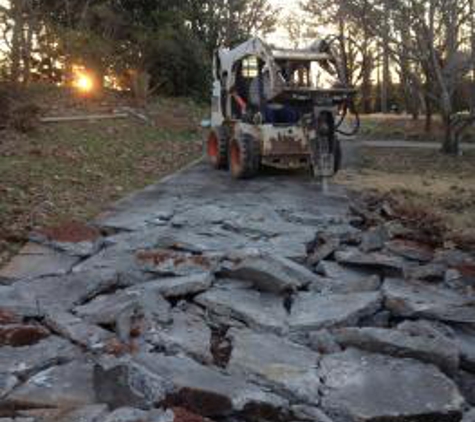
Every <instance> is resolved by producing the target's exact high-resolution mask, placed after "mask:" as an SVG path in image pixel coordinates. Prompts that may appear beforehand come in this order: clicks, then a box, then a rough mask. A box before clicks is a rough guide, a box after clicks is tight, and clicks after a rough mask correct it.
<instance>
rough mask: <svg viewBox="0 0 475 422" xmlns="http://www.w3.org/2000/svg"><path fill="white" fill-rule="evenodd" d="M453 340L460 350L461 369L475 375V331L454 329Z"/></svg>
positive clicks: (463, 328) (462, 328)
mask: <svg viewBox="0 0 475 422" xmlns="http://www.w3.org/2000/svg"><path fill="white" fill-rule="evenodd" d="M452 332H453V339H454V341H455V342H456V344H457V346H458V348H459V349H460V359H461V367H462V369H465V370H466V371H469V372H472V373H474V374H475V329H470V328H468V327H463V326H458V327H453V331H452Z"/></svg>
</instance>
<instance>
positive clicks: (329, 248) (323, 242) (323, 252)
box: [307, 232, 340, 266]
mask: <svg viewBox="0 0 475 422" xmlns="http://www.w3.org/2000/svg"><path fill="white" fill-rule="evenodd" d="M339 247H340V238H339V237H338V236H335V235H330V234H328V233H326V232H318V233H317V235H316V237H315V239H314V240H313V241H312V242H310V243H309V244H308V245H307V249H308V258H307V264H308V265H310V266H315V265H317V264H318V263H319V262H321V261H323V260H324V259H329V258H330V257H331V256H332V255H333V254H334V253H335V251H336V250H337V249H338V248H339Z"/></svg>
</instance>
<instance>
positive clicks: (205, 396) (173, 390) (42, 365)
mask: <svg viewBox="0 0 475 422" xmlns="http://www.w3.org/2000/svg"><path fill="white" fill-rule="evenodd" d="M92 194H93V193H92ZM350 210H351V211H350ZM360 211H364V212H356V213H355V212H354V206H351V207H350V201H349V199H348V198H347V196H346V194H345V191H344V190H343V189H342V188H341V187H339V186H331V187H330V190H329V192H327V193H323V192H321V190H320V189H319V186H318V184H317V183H315V182H314V181H313V180H312V179H311V178H309V177H307V176H306V175H302V174H300V175H289V174H269V173H267V174H263V175H262V176H261V177H259V178H257V179H255V180H250V181H234V180H231V179H230V178H229V176H228V175H227V174H226V173H222V172H214V171H211V170H209V168H208V167H207V166H206V165H205V164H197V165H195V166H193V167H191V168H189V169H187V170H185V171H183V172H181V173H179V174H176V175H174V176H171V177H169V178H167V179H165V180H163V181H161V182H159V183H157V184H156V185H153V186H150V187H149V188H147V189H146V190H144V191H142V192H138V193H137V194H135V195H133V196H131V197H129V198H126V199H124V200H123V201H121V202H119V203H118V204H117V205H116V206H115V207H114V208H113V209H111V210H110V212H108V213H106V214H105V215H103V216H101V217H100V218H98V219H97V221H95V222H94V225H95V226H96V227H98V228H99V230H96V231H95V232H96V235H94V236H91V235H90V233H91V230H89V231H88V233H89V235H88V236H85V237H84V238H81V236H75V238H74V241H68V240H67V238H64V237H61V236H60V238H55V236H53V235H50V236H47V235H42V236H38V235H35V236H33V237H32V239H33V240H34V242H35V243H31V244H29V245H27V247H26V248H25V249H24V250H23V251H22V253H21V254H20V255H19V256H18V257H17V258H16V259H15V260H13V262H12V263H11V264H10V265H8V266H7V267H6V268H5V269H4V270H3V271H2V272H1V273H0V418H2V417H3V418H4V419H1V421H2V422H7V421H8V422H11V421H31V422H40V421H45V422H50V421H64V422H75V421H77V422H79V421H81V422H96V421H107V422H124V421H125V422H138V421H150V422H155V421H162V422H173V421H177V422H181V421H201V420H207V419H206V418H209V419H211V420H215V421H230V422H231V421H232V422H238V421H269V422H271V421H289V422H291V421H317V422H323V421H325V422H329V421H330V422H331V421H334V422H351V421H355V422H356V421H358V422H380V421H385V422H393V421H394V422H399V421H400V422H409V421H414V422H417V421H421V422H422V421H424V422H425V421H437V422H453V421H455V422H457V421H461V420H462V419H463V421H464V422H473V420H474V419H473V415H474V411H473V410H471V406H474V405H475V306H474V305H473V304H474V296H473V290H469V289H467V286H468V285H469V284H470V283H471V282H472V278H471V277H472V275H471V273H470V271H467V268H468V269H470V268H474V265H475V264H474V259H473V256H471V255H470V254H467V253H464V252H461V251H454V250H450V251H447V250H441V249H439V250H438V249H430V250H429V249H428V247H427V245H420V244H417V243H416V242H413V241H409V240H406V239H404V235H405V234H407V231H406V232H405V231H404V230H403V229H404V228H403V227H401V225H400V224H399V223H397V222H395V221H386V220H384V219H382V218H379V217H380V216H377V218H375V216H374V215H372V216H370V217H367V219H366V220H365V218H364V217H362V216H364V215H366V216H368V214H369V211H367V210H360ZM372 212H374V210H372ZM369 222H371V224H370V223H369ZM92 233H94V230H93V231H92Z"/></svg>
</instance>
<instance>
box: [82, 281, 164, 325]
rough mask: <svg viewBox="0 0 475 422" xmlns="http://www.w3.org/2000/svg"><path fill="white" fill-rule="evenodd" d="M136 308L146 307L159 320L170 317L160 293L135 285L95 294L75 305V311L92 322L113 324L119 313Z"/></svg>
mask: <svg viewBox="0 0 475 422" xmlns="http://www.w3.org/2000/svg"><path fill="white" fill-rule="evenodd" d="M151 301H153V303H151ZM152 307H153V309H151V308H152ZM137 308H148V309H149V310H150V311H151V312H152V313H153V314H154V315H155V316H156V317H157V318H158V320H159V321H163V322H168V321H169V319H170V318H169V311H170V304H169V303H168V302H167V301H165V299H163V297H162V296H161V295H160V294H155V292H153V291H151V292H148V291H147V290H146V289H142V288H135V287H133V288H130V289H126V290H120V291H118V292H116V293H114V294H111V295H101V296H97V297H96V298H94V299H93V300H92V301H90V302H89V303H87V304H85V305H83V306H78V307H76V308H75V313H76V314H77V315H78V316H80V317H81V318H83V319H85V320H87V321H89V322H91V323H93V324H98V325H103V326H113V325H115V324H116V323H117V320H118V318H119V317H120V315H121V314H123V313H124V312H127V310H129V311H130V310H132V309H137Z"/></svg>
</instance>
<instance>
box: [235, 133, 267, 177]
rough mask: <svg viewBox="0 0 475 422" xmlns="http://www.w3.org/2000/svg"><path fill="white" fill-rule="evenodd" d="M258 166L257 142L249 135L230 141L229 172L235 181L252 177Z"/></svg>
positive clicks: (258, 148) (258, 149)
mask: <svg viewBox="0 0 475 422" xmlns="http://www.w3.org/2000/svg"><path fill="white" fill-rule="evenodd" d="M259 166H260V146H259V142H258V141H257V140H256V139H255V138H254V137H253V136H251V135H241V136H238V137H237V138H235V139H232V140H231V143H230V147H229V170H230V172H231V175H232V176H233V177H234V178H235V179H249V178H252V177H254V176H255V175H256V174H257V173H258V171H259Z"/></svg>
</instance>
